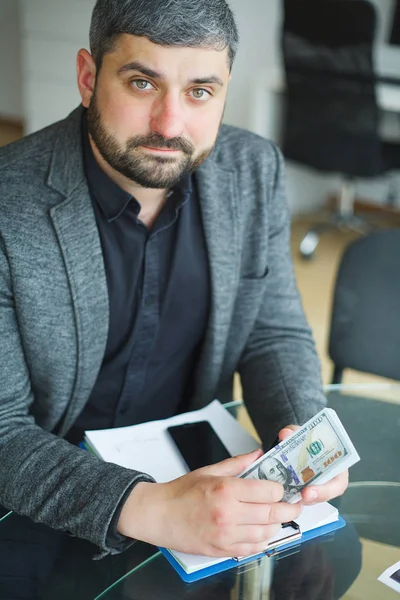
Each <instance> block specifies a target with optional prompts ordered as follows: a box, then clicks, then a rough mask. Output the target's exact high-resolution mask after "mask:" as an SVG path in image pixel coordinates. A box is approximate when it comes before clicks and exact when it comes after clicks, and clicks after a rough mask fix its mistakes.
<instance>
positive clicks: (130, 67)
mask: <svg viewBox="0 0 400 600" xmlns="http://www.w3.org/2000/svg"><path fill="white" fill-rule="evenodd" d="M128 71H139V73H142V74H143V75H146V76H147V77H151V79H162V80H165V77H164V76H163V75H162V74H161V73H157V72H156V71H153V69H149V68H148V67H146V66H145V65H143V64H142V63H140V62H131V63H128V64H126V65H124V66H123V67H121V68H120V69H119V70H118V75H122V74H123V73H127V72H128ZM189 83H195V84H197V85H205V84H210V83H215V84H217V85H219V86H221V87H223V86H224V82H223V81H222V79H221V78H220V77H217V76H216V75H210V77H201V78H197V79H191V80H190V81H189Z"/></svg>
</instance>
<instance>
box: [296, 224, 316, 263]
mask: <svg viewBox="0 0 400 600" xmlns="http://www.w3.org/2000/svg"><path fill="white" fill-rule="evenodd" d="M318 244H319V235H318V234H317V233H316V232H315V231H309V232H308V233H307V235H306V236H305V237H304V238H303V240H302V242H301V244H300V256H301V257H302V258H303V259H304V260H311V259H312V258H313V257H314V254H315V251H316V249H317V246H318Z"/></svg>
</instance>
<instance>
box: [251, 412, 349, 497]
mask: <svg viewBox="0 0 400 600" xmlns="http://www.w3.org/2000/svg"><path fill="white" fill-rule="evenodd" d="M359 460H360V457H359V455H358V454H357V451H356V449H355V448H354V446H353V444H352V442H351V440H350V438H349V436H348V435H347V433H346V430H345V428H344V427H343V425H342V423H341V422H340V419H339V417H338V416H337V414H336V412H335V411H334V410H333V409H331V408H324V409H323V410H322V411H321V412H320V413H318V414H317V415H316V416H315V417H313V418H312V419H311V420H310V421H308V422H307V423H306V424H305V425H303V426H302V427H301V428H300V429H298V430H297V431H295V432H294V433H293V434H292V435H291V436H290V437H288V438H286V439H285V440H284V441H283V442H280V443H279V444H278V445H277V446H275V447H274V448H272V450H270V451H269V452H267V453H266V454H264V456H262V457H261V458H259V459H258V460H257V461H256V462H255V463H253V464H252V465H251V466H250V467H249V468H247V469H246V471H244V472H243V473H242V474H241V475H240V477H242V478H246V479H267V480H269V481H277V482H279V483H281V484H282V485H283V487H284V495H283V499H282V500H283V501H284V502H290V503H293V502H297V501H298V500H300V498H301V490H303V489H304V488H305V487H306V486H308V485H310V484H313V485H321V484H323V483H326V482H327V481H329V480H330V479H332V478H333V477H335V476H336V475H339V474H340V473H342V472H343V471H345V470H346V469H348V468H349V467H351V466H352V465H354V464H355V463H356V462H358V461H359Z"/></svg>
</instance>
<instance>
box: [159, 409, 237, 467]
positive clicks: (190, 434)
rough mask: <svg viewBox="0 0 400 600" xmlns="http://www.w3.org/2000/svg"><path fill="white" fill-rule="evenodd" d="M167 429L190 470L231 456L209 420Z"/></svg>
mask: <svg viewBox="0 0 400 600" xmlns="http://www.w3.org/2000/svg"><path fill="white" fill-rule="evenodd" d="M167 431H168V433H169V434H170V436H171V437H172V439H173V440H174V442H175V444H176V446H177V448H178V450H179V452H180V453H181V455H182V457H183V459H184V461H185V462H186V465H187V467H188V468H189V470H190V471H195V470H196V469H201V467H207V466H208V465H214V464H215V463H218V462H221V460H225V459H226V458H230V457H231V455H230V454H229V452H228V450H227V449H226V448H225V446H224V444H223V443H222V442H221V440H220V438H219V437H218V435H217V434H216V433H215V431H214V429H213V428H212V427H211V425H210V423H209V422H208V421H199V422H197V423H185V424H184V425H176V426H173V427H168V429H167Z"/></svg>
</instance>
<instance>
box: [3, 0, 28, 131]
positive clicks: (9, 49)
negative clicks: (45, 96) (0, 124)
mask: <svg viewBox="0 0 400 600" xmlns="http://www.w3.org/2000/svg"><path fill="white" fill-rule="evenodd" d="M20 37H21V36H20V26H19V14H18V2H17V1H16V0H0V118H5V119H16V120H21V119H22V118H23V113H22V77H21V51H20Z"/></svg>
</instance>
